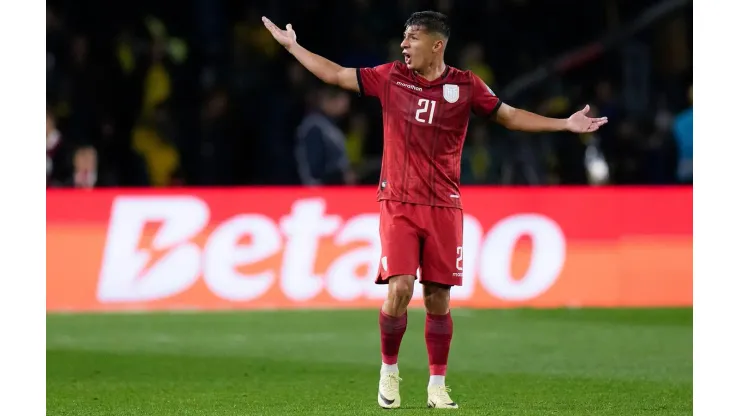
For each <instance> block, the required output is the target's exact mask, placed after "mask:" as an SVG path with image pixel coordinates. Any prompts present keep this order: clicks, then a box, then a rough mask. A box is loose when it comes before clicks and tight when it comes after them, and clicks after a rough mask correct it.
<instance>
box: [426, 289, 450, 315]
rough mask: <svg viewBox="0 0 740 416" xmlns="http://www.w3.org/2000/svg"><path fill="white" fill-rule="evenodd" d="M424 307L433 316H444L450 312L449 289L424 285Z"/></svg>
mask: <svg viewBox="0 0 740 416" xmlns="http://www.w3.org/2000/svg"><path fill="white" fill-rule="evenodd" d="M424 307H425V308H426V310H427V312H429V313H431V314H433V315H444V314H446V313H447V312H449V310H450V288H449V286H440V285H435V284H425V285H424Z"/></svg>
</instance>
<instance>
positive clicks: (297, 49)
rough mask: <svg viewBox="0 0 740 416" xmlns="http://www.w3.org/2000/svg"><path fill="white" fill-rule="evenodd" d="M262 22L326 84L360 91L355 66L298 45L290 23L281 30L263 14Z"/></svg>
mask: <svg viewBox="0 0 740 416" xmlns="http://www.w3.org/2000/svg"><path fill="white" fill-rule="evenodd" d="M262 22H263V23H264V24H265V27H266V28H267V30H269V31H270V33H271V34H272V36H273V37H274V38H275V40H277V41H278V43H280V44H281V45H283V47H285V49H286V50H287V51H288V52H290V54H291V55H293V56H294V57H295V58H296V59H297V60H298V62H300V63H301V65H303V66H304V67H306V69H308V70H309V71H310V72H311V73H312V74H314V75H316V77H317V78H319V79H320V80H322V81H324V82H325V83H327V84H331V85H337V86H339V87H341V88H344V89H346V90H350V91H355V92H359V91H360V85H359V83H358V81H357V70H356V69H355V68H345V67H343V66H341V65H339V64H337V63H334V62H332V61H330V60H328V59H326V58H324V57H323V56H320V55H317V54H315V53H313V52H311V51H309V50H307V49H306V48H304V47H303V46H301V45H299V44H298V42H297V41H296V33H295V31H294V30H293V26H292V25H290V24H288V25H287V26H286V27H285V30H282V29H280V28H279V27H277V26H276V25H275V24H274V23H272V22H271V21H270V19H268V18H266V17H264V16H263V17H262Z"/></svg>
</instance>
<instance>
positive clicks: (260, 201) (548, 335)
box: [46, 0, 693, 415]
mask: <svg viewBox="0 0 740 416" xmlns="http://www.w3.org/2000/svg"><path fill="white" fill-rule="evenodd" d="M427 8H432V9H436V10H440V11H443V12H446V13H448V14H449V15H450V17H451V19H452V37H451V40H450V47H449V49H448V52H447V62H448V63H449V64H451V65H455V66H457V67H460V68H463V69H471V70H473V71H474V72H475V73H476V74H478V75H479V76H480V77H481V78H483V79H484V80H485V81H486V82H487V83H488V84H489V85H490V86H491V87H492V89H493V90H494V91H495V92H496V93H497V94H498V95H499V96H501V97H502V99H503V100H504V101H505V102H507V103H510V104H512V105H515V106H519V107H523V108H526V109H529V110H533V111H537V112H540V113H543V114H546V115H550V116H565V115H568V114H570V113H571V112H573V111H575V110H577V109H579V108H581V107H582V106H583V105H584V104H586V103H589V104H590V105H591V107H592V109H593V114H598V115H606V116H608V117H609V119H610V123H609V124H608V125H606V126H605V127H604V128H603V129H601V130H600V131H599V132H598V134H594V135H583V136H576V135H572V134H565V133H561V134H541V135H528V134H521V133H513V132H508V131H506V130H504V129H501V128H499V127H497V126H496V125H494V124H492V123H484V122H483V121H482V120H479V119H475V118H473V119H472V120H471V125H470V129H469V134H468V138H467V140H466V145H465V150H464V152H465V153H464V158H463V182H464V188H463V195H464V198H466V202H465V203H466V222H465V227H466V228H465V230H466V232H465V233H466V234H465V248H464V259H465V279H466V282H470V284H469V285H467V286H466V287H464V288H462V289H460V290H458V291H456V292H454V293H453V298H454V303H455V305H456V306H457V307H458V309H457V311H458V312H457V315H456V316H457V318H456V337H457V338H456V341H454V342H453V348H452V353H451V354H452V355H451V358H450V360H451V361H450V365H451V369H454V371H455V372H456V373H455V378H454V385H453V386H454V388H455V389H456V390H455V391H456V393H455V394H457V395H458V396H457V397H459V399H458V400H459V401H460V402H461V403H463V404H464V405H465V404H467V405H468V407H469V410H470V411H471V414H493V413H495V412H497V411H498V412H502V414H543V413H547V412H548V411H550V412H558V414H589V415H594V414H633V415H638V414H666V415H668V414H671V415H673V414H691V386H692V378H691V377H692V361H691V348H692V344H691V331H692V323H691V316H692V309H691V307H692V303H693V302H692V278H693V274H692V250H693V249H692V245H693V237H692V232H693V231H692V228H693V227H692V197H693V190H692V185H691V184H692V156H693V154H692V152H693V150H692V148H693V134H692V129H693V127H692V122H693V121H692V41H691V39H692V10H691V3H690V2H689V1H682V0H672V1H671V0H663V1H660V0H641V1H618V0H599V1H577V0H561V1H557V2H555V1H549V0H498V1H496V0H490V1H461V0H456V1H455V0H438V1H422V0H403V1H396V2H380V1H375V2H372V1H366V0H351V1H350V0H346V1H329V0H327V1H318V0H313V1H311V0H307V1H302V2H290V1H275V0H272V1H267V0H265V1H243V2H239V1H227V0H224V1H216V0H191V1H184V2H171V1H164V0H160V1H142V0H133V1H127V2H119V1H110V2H93V1H71V0H69V1H65V0H63V1H49V2H47V16H46V19H47V48H46V56H47V80H46V87H47V103H46V104H47V106H46V107H47V193H46V196H47V311H48V313H49V314H48V317H47V409H48V413H47V414H116V412H118V413H120V414H148V415H160V414H236V413H234V412H236V411H237V410H238V411H241V413H240V414H280V415H287V414H314V412H315V414H319V413H321V414H374V413H372V412H373V411H374V409H373V408H372V405H373V403H374V401H373V400H372V399H374V397H373V389H374V388H375V387H374V386H373V383H374V382H375V381H376V379H375V378H374V377H376V371H377V368H376V367H377V361H378V355H379V353H378V351H377V342H378V341H377V339H376V338H377V333H376V332H377V328H376V325H377V322H376V321H377V316H376V315H377V307H378V306H379V304H380V299H381V298H382V295H383V294H382V293H380V292H378V290H377V288H376V287H375V286H374V285H372V284H371V283H370V280H371V279H370V276H372V274H373V272H374V269H375V268H377V258H378V255H379V254H378V247H377V210H376V208H377V207H376V204H375V202H374V197H375V195H374V185H375V184H376V183H377V175H378V167H379V156H380V154H381V152H382V138H381V136H380V133H381V130H380V129H379V126H380V123H381V114H380V108H379V105H378V104H377V103H376V102H374V101H372V100H371V99H363V100H361V99H358V98H357V97H354V96H352V95H350V94H347V95H346V96H344V97H343V96H341V95H340V96H334V95H324V94H323V92H325V90H323V89H322V86H321V85H320V84H319V83H317V81H316V80H315V79H314V78H313V77H312V76H311V75H310V74H308V73H307V72H305V71H304V70H302V69H301V67H300V66H299V65H298V64H297V63H296V62H294V60H292V58H291V57H290V56H289V55H288V54H287V53H285V51H284V50H282V49H281V48H280V46H279V45H277V44H276V43H275V42H274V40H273V39H272V38H271V37H270V36H269V34H268V33H267V31H266V30H264V28H263V27H262V24H261V22H260V20H259V17H260V16H261V15H267V16H269V17H270V18H271V19H272V20H273V21H274V22H276V23H277V24H279V25H285V24H286V23H288V22H290V23H292V24H293V26H294V28H295V30H296V31H297V34H298V40H299V42H301V44H302V45H304V46H305V47H307V48H308V49H309V50H311V51H314V52H316V53H319V54H322V55H324V56H326V57H327V58H330V59H332V60H335V61H336V62H338V63H339V64H341V65H346V66H370V65H376V64H379V63H382V62H385V61H387V60H389V59H397V58H398V57H399V52H400V48H399V47H398V45H399V44H400V36H401V33H402V30H403V22H404V21H405V20H406V18H407V17H408V15H409V14H410V13H411V12H413V11H416V10H423V9H427ZM326 97H333V98H328V99H327V98H326ZM345 100H346V102H345ZM345 104H347V105H345ZM319 108H322V109H324V110H325V109H327V108H333V109H334V110H336V114H335V115H336V116H337V117H336V118H335V119H334V120H333V121H334V122H335V123H336V125H337V126H338V127H339V128H340V129H341V131H342V132H343V134H344V136H345V141H344V147H343V148H342V153H341V155H340V157H343V158H346V159H347V160H348V161H349V166H350V168H349V169H348V170H346V171H342V172H341V174H339V175H336V172H324V176H323V177H322V178H320V180H318V182H323V183H324V184H326V185H331V186H324V187H322V186H318V187H317V186H307V184H308V182H316V180H313V181H309V180H307V179H306V178H305V176H302V175H301V174H299V172H300V170H301V169H300V168H299V166H300V163H301V161H300V160H298V159H299V158H297V157H296V154H295V146H296V136H297V132H298V126H299V125H300V123H301V122H302V121H303V120H304V118H305V117H306V116H307V115H309V114H311V112H313V111H316V110H317V109H319ZM327 165H329V164H327ZM604 166H606V167H607V168H608V169H606V171H605V170H604V169H603V168H604ZM605 172H608V175H604V173H605ZM417 292H420V291H418V290H417ZM420 304H421V303H420V299H418V293H417V298H416V299H415V300H414V305H415V306H419V305H420ZM530 307H532V308H535V309H534V310H528V309H521V308H530ZM552 307H555V308H562V307H565V308H569V309H562V310H553V309H549V308H552ZM581 307H585V309H581ZM591 307H596V308H598V309H591ZM327 308H328V309H329V310H328V311H325V310H314V311H309V310H310V309H327ZM469 308H472V309H469ZM542 308H545V309H542ZM573 308H575V309H573ZM250 309H260V311H248V312H245V311H244V310H250ZM295 309H298V311H295ZM350 309H356V310H350ZM192 310H195V311H213V310H227V311H230V312H222V313H218V314H209V313H193V314H181V313H179V312H182V311H192ZM103 311H139V312H146V313H141V314H135V315H127V314H101V313H99V312H103ZM69 312H73V313H72V314H69ZM161 312H177V313H172V314H171V313H164V314H161ZM420 313H421V312H419V311H418V310H414V311H412V314H411V316H410V318H409V322H410V327H409V332H408V333H407V335H406V339H407V340H406V341H405V342H404V346H403V347H402V351H401V362H402V363H405V364H404V365H405V367H404V368H405V369H406V370H405V374H407V375H408V376H409V378H410V379H411V380H410V381H409V382H408V384H406V383H407V382H405V384H404V386H407V385H408V391H409V393H408V394H409V399H408V400H407V401H406V402H407V403H411V402H413V400H414V397H415V396H413V395H414V394H416V393H412V389H414V388H416V390H418V391H419V392H422V393H423V386H421V383H422V382H423V381H424V380H425V377H426V369H425V365H426V364H425V362H424V361H425V357H424V355H423V354H422V353H421V352H422V351H423V348H424V347H423V344H422V342H421V340H422V339H423V337H422V336H421V333H420V331H421V330H420V328H419V327H420V325H418V322H417V323H416V324H412V323H411V322H412V321H413V322H416V321H418V320H419V319H421V317H420V316H418V315H419V314H420ZM414 320H416V321H414ZM563 334H568V335H569V336H568V337H565V336H564V335H563ZM488 354H493V355H492V357H494V358H493V359H490V358H489V355H488ZM414 379H418V380H416V381H414ZM414 383H416V384H418V386H416V384H414ZM414 386H416V387H414ZM406 388H407V387H404V389H406ZM337 389H342V390H344V391H346V393H345V395H344V397H345V398H346V400H344V401H342V400H339V401H337V400H334V399H330V397H335V396H336V393H335V391H336V390H337ZM466 389H467V391H466ZM484 390H485V391H489V392H490V394H489V395H486V397H481V395H480V391H484ZM254 391H259V392H260V394H257V395H255V394H252V392H254ZM404 391H407V390H404ZM458 391H459V393H458ZM214 392H215V393H214ZM368 392H369V393H370V394H369V395H368ZM417 393H418V392H417ZM317 397H319V398H317ZM368 398H369V399H371V400H369V401H368V400H367V399H368ZM417 399H418V401H419V403H420V404H423V398H421V396H419V397H418V398H417ZM132 400H133V402H132ZM405 400H406V399H405ZM134 402H135V403H134ZM279 403H283V404H279ZM299 403H309V404H310V405H309V407H308V408H306V407H305V406H303V405H300V404H299ZM235 409H236V410H235ZM414 411H415V410H413V409H412V410H411V411H410V412H411V413H409V414H415V413H413V412H414ZM553 414H554V413H553Z"/></svg>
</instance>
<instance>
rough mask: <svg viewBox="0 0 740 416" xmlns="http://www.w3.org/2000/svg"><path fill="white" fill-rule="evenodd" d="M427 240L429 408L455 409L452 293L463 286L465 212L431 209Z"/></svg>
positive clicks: (423, 277) (424, 268) (424, 270)
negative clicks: (450, 384) (449, 381)
mask: <svg viewBox="0 0 740 416" xmlns="http://www.w3.org/2000/svg"><path fill="white" fill-rule="evenodd" d="M426 225H427V226H426V227H425V228H426V230H427V232H428V237H427V238H426V240H425V241H424V249H423V251H422V260H421V263H422V266H421V283H422V284H423V285H424V306H425V308H426V312H427V317H426V324H425V329H424V337H425V341H426V345H427V354H428V358H429V385H428V387H427V393H428V400H427V406H429V407H435V408H445V409H456V408H457V407H458V406H457V404H456V403H455V402H454V401H453V400H452V399H451V398H450V395H449V392H450V389H449V388H447V385H446V383H445V377H446V375H447V359H448V357H449V353H450V346H451V343H452V333H453V331H452V330H453V325H452V316H451V314H450V289H451V287H452V286H459V285H461V284H462V211H461V210H459V209H455V208H439V207H430V208H429V215H428V217H427V224H426Z"/></svg>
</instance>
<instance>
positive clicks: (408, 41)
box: [401, 26, 441, 71]
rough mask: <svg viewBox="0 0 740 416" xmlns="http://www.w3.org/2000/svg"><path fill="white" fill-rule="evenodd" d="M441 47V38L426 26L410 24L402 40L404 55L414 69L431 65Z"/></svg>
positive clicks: (408, 64)
mask: <svg viewBox="0 0 740 416" xmlns="http://www.w3.org/2000/svg"><path fill="white" fill-rule="evenodd" d="M439 48H441V42H440V40H439V39H437V37H436V36H433V35H431V34H429V33H428V32H427V31H426V30H424V28H421V27H418V26H409V27H407V28H406V31H405V32H404V34H403V42H401V49H402V50H403V57H404V61H405V62H406V65H407V66H408V67H409V68H410V69H412V70H415V71H419V70H422V69H423V68H425V67H427V66H429V65H430V64H431V62H432V59H433V57H434V54H435V53H437V51H438V49H439Z"/></svg>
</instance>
